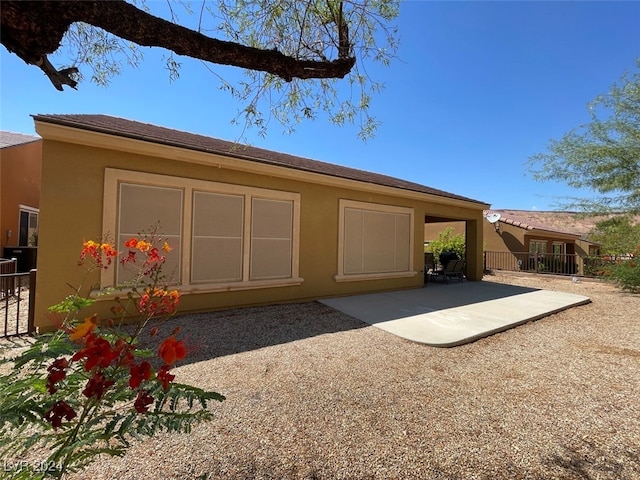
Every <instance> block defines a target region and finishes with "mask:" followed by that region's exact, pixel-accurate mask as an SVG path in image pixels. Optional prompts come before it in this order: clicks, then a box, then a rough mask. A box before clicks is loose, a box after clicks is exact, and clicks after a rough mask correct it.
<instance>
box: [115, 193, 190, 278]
mask: <svg viewBox="0 0 640 480" xmlns="http://www.w3.org/2000/svg"><path fill="white" fill-rule="evenodd" d="M118 220H119V221H118V246H122V245H123V244H124V242H126V241H127V240H128V239H129V238H131V237H135V236H138V235H140V234H141V233H142V232H143V231H149V229H150V228H153V227H154V226H156V225H157V226H158V233H159V234H160V235H162V236H163V237H166V238H167V242H168V243H169V245H170V246H171V248H172V251H171V252H169V253H168V254H167V255H166V258H167V260H166V262H165V264H164V267H163V272H164V273H165V275H166V276H167V282H168V283H171V284H175V283H180V258H181V250H182V248H181V247H182V241H181V229H182V190H181V189H177V188H163V187H150V186H146V185H133V184H126V183H124V184H121V185H120V209H119V218H118ZM138 269H139V265H138V264H131V263H129V264H127V265H126V266H124V267H123V266H122V265H121V264H118V272H117V282H118V283H124V282H127V281H129V280H132V279H133V278H134V277H135V276H136V275H137V274H138V273H139V270H138Z"/></svg>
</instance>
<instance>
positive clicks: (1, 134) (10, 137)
mask: <svg viewBox="0 0 640 480" xmlns="http://www.w3.org/2000/svg"><path fill="white" fill-rule="evenodd" d="M38 140H42V139H41V138H40V137H37V136H35V135H25V134H24V133H14V132H7V131H5V130H0V148H7V147H15V146H16V145H22V144H24V143H31V142H37V141H38Z"/></svg>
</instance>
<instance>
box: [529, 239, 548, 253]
mask: <svg viewBox="0 0 640 480" xmlns="http://www.w3.org/2000/svg"><path fill="white" fill-rule="evenodd" d="M529 253H539V254H542V255H544V254H545V253H547V242H546V241H545V240H531V241H530V242H529Z"/></svg>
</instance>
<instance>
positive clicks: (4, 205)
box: [0, 131, 42, 268]
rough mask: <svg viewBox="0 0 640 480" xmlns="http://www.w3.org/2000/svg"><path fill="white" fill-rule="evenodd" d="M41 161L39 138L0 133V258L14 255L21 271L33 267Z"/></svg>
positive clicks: (5, 132)
mask: <svg viewBox="0 0 640 480" xmlns="http://www.w3.org/2000/svg"><path fill="white" fill-rule="evenodd" d="M41 160H42V139H41V138H40V137H37V136H35V135H24V134H22V133H14V132H7V131H0V257H2V256H3V255H4V254H5V252H6V253H7V254H9V255H13V254H15V255H18V256H19V263H20V264H22V263H24V264H25V266H26V267H25V268H28V267H31V268H33V267H35V258H36V255H35V254H36V250H35V246H36V245H37V243H38V221H39V213H40V173H41ZM13 247H19V248H16V249H14V248H13ZM21 266H22V265H21Z"/></svg>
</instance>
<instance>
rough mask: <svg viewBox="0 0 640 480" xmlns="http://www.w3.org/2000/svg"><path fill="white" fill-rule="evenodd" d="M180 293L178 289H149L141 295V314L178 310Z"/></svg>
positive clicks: (139, 305) (139, 307)
mask: <svg viewBox="0 0 640 480" xmlns="http://www.w3.org/2000/svg"><path fill="white" fill-rule="evenodd" d="M179 300H180V293H179V292H178V291H177V290H171V291H168V290H164V289H162V288H153V289H151V288H150V289H149V290H147V291H146V292H145V293H143V294H142V296H141V297H140V302H139V303H138V310H139V312H140V313H141V314H143V315H147V316H149V317H150V316H153V315H167V314H172V313H174V312H175V311H176V308H177V306H178V301H179Z"/></svg>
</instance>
